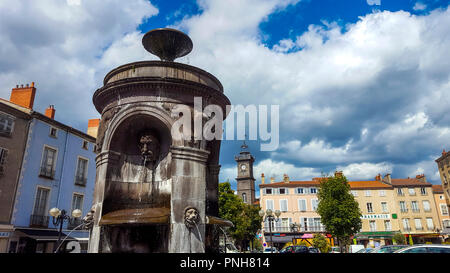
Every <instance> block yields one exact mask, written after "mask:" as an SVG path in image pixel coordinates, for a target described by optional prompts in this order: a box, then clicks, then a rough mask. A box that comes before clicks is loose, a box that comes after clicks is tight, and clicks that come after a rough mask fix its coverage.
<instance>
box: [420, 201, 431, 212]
mask: <svg viewBox="0 0 450 273" xmlns="http://www.w3.org/2000/svg"><path fill="white" fill-rule="evenodd" d="M422 205H423V210H424V211H426V212H429V211H431V207H430V201H427V200H424V201H422Z"/></svg>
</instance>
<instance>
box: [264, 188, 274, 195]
mask: <svg viewBox="0 0 450 273" xmlns="http://www.w3.org/2000/svg"><path fill="white" fill-rule="evenodd" d="M264 194H267V195H271V194H272V189H264Z"/></svg>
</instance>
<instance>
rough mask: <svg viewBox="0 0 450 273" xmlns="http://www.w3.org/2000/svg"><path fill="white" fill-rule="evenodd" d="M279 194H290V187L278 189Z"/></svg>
mask: <svg viewBox="0 0 450 273" xmlns="http://www.w3.org/2000/svg"><path fill="white" fill-rule="evenodd" d="M278 192H279V194H288V189H286V188H280V189H278Z"/></svg>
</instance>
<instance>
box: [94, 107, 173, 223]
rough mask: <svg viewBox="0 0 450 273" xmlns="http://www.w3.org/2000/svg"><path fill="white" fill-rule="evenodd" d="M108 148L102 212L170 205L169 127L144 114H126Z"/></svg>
mask: <svg viewBox="0 0 450 273" xmlns="http://www.w3.org/2000/svg"><path fill="white" fill-rule="evenodd" d="M110 139H111V140H110V143H109V151H110V152H111V153H113V154H116V155H117V156H116V159H115V160H111V161H110V162H109V164H108V171H107V174H108V175H107V179H106V185H105V198H104V201H103V213H102V214H103V215H105V214H108V213H111V212H115V211H119V210H125V209H145V208H165V209H170V192H171V180H170V169H169V167H170V157H169V156H168V154H169V147H170V145H171V135H170V130H169V128H168V127H167V125H166V124H165V123H164V122H162V121H161V120H159V119H158V118H157V117H154V116H151V115H148V114H142V113H139V114H134V115H130V116H127V117H126V118H125V119H124V120H123V121H122V122H120V124H119V125H118V126H117V127H116V128H115V130H114V132H113V134H112V137H111V138H110Z"/></svg>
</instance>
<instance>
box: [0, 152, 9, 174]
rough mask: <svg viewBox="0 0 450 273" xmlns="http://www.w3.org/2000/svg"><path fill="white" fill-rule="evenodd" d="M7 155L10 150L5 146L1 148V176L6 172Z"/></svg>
mask: <svg viewBox="0 0 450 273" xmlns="http://www.w3.org/2000/svg"><path fill="white" fill-rule="evenodd" d="M7 156H8V150H6V149H5V148H0V176H1V175H3V173H4V172H5V169H6V157H7Z"/></svg>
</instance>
